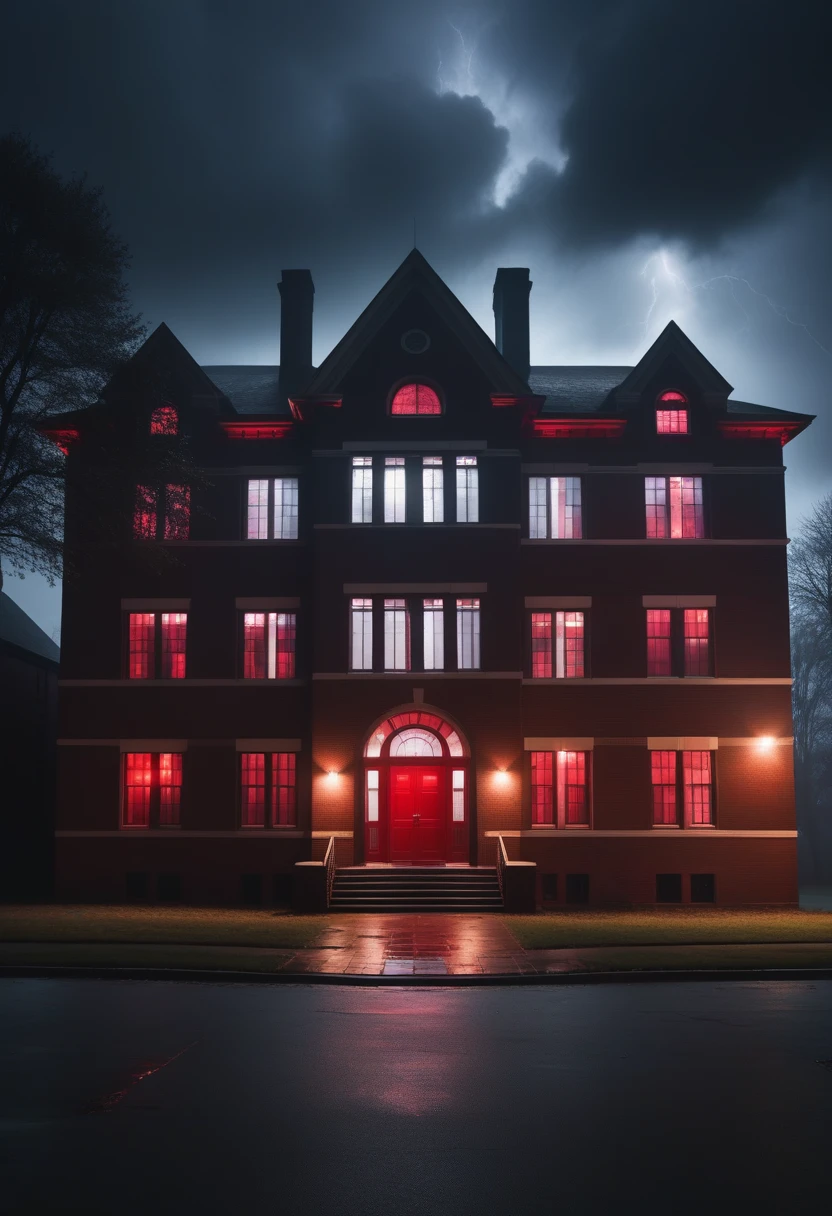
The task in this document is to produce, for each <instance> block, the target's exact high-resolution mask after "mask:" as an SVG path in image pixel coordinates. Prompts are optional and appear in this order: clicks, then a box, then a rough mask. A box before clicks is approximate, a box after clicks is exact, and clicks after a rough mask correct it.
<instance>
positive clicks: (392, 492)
mask: <svg viewBox="0 0 832 1216" xmlns="http://www.w3.org/2000/svg"><path fill="white" fill-rule="evenodd" d="M404 519H405V489H404V456H387V457H386V458H385V461H384V522H385V523H386V524H403V523H404Z"/></svg>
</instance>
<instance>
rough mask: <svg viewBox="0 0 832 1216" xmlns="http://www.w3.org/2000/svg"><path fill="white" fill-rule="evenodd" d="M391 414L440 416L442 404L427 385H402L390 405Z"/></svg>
mask: <svg viewBox="0 0 832 1216" xmlns="http://www.w3.org/2000/svg"><path fill="white" fill-rule="evenodd" d="M390 413H391V414H441V413H442V402H441V401H440V400H439V398H438V396H437V395H436V393H435V392H434V391H433V389H432V388H430V387H429V386H428V385H427V384H418V383H413V384H403V385H402V387H401V388H400V389H399V390H398V392H397V393H396V395H395V396H394V398H393V400H392V402H391V404H390Z"/></svg>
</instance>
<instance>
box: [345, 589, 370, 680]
mask: <svg viewBox="0 0 832 1216" xmlns="http://www.w3.org/2000/svg"><path fill="white" fill-rule="evenodd" d="M350 670H352V671H372V670H373V601H372V600H371V599H365V598H359V599H352V600H350Z"/></svg>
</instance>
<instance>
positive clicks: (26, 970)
mask: <svg viewBox="0 0 832 1216" xmlns="http://www.w3.org/2000/svg"><path fill="white" fill-rule="evenodd" d="M0 979H93V980H162V981H167V982H168V983H182V982H187V983H196V984H332V985H335V986H339V985H340V986H341V987H353V988H507V987H518V986H519V987H530V986H534V985H536V986H538V987H540V986H546V987H551V986H556V987H557V986H559V985H561V986H562V985H571V984H657V983H658V984H661V983H690V982H700V983H701V982H707V983H713V982H718V981H726V982H735V981H746V982H747V981H749V980H756V981H769V982H770V981H783V980H803V981H805V980H832V968H830V967H791V968H789V967H772V968H759V969H756V970H754V969H750V968H745V969H731V968H725V969H724V970H721V969H719V968H710V969H708V970H702V971H692V970H686V971H669V970H668V971H565V972H554V973H550V974H535V975H522V974H520V975H515V974H508V975H357V974H349V973H347V974H342V973H334V974H323V973H321V972H280V971H277V972H271V973H269V972H254V971H204V970H202V971H200V970H198V969H189V968H183V967H61V966H51V967H47V966H43V967H23V966H21V967H6V966H0Z"/></svg>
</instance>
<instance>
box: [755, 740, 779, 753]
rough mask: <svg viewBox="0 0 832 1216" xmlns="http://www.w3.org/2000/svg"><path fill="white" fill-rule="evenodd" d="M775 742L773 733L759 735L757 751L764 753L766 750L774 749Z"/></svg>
mask: <svg viewBox="0 0 832 1216" xmlns="http://www.w3.org/2000/svg"><path fill="white" fill-rule="evenodd" d="M776 743H777V740H776V739H775V738H774V736H773V735H760V737H759V738H758V740H757V751H758V752H762V753H763V754H764V755H765V754H767V753H768V752H771V751H774V748H775V746H776Z"/></svg>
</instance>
